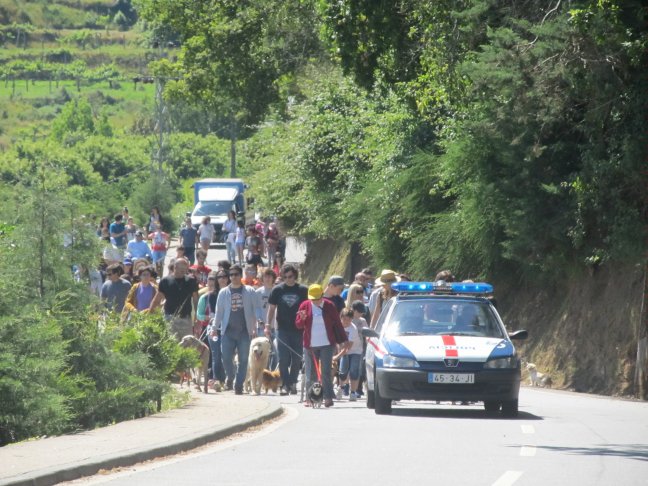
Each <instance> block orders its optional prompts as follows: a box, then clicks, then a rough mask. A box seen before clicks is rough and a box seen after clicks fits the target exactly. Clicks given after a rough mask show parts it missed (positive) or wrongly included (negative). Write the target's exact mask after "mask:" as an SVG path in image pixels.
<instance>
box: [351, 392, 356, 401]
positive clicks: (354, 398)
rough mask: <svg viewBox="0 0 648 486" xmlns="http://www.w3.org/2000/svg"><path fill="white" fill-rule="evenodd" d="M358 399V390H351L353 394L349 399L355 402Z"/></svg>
mask: <svg viewBox="0 0 648 486" xmlns="http://www.w3.org/2000/svg"><path fill="white" fill-rule="evenodd" d="M357 399H358V395H356V392H351V395H349V401H350V402H355V401H356V400H357Z"/></svg>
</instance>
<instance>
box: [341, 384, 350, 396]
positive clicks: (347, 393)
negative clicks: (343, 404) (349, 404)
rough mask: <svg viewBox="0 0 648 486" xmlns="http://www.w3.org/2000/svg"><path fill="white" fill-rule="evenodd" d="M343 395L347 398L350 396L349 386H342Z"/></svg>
mask: <svg viewBox="0 0 648 486" xmlns="http://www.w3.org/2000/svg"><path fill="white" fill-rule="evenodd" d="M342 393H343V394H344V396H345V397H348V396H349V384H348V383H347V384H345V385H342Z"/></svg>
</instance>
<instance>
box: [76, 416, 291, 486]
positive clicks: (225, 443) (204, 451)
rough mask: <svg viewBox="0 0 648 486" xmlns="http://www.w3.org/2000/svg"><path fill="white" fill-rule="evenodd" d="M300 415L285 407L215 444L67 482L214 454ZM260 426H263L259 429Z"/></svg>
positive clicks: (124, 473)
mask: <svg viewBox="0 0 648 486" xmlns="http://www.w3.org/2000/svg"><path fill="white" fill-rule="evenodd" d="M298 416H299V412H298V411H297V409H296V408H294V407H284V413H283V415H282V416H281V417H280V418H279V419H277V420H276V421H274V422H272V423H271V424H269V425H265V426H264V425H263V424H261V425H260V426H257V427H253V428H252V430H244V431H243V432H240V433H238V434H234V435H233V436H230V437H224V438H223V439H220V440H218V441H216V442H215V443H213V444H205V445H203V446H200V447H198V448H197V449H195V450H189V451H185V452H179V453H178V454H174V455H172V456H168V457H167V458H166V459H165V458H159V459H151V460H150V461H146V462H143V463H138V464H134V465H132V466H127V467H123V468H118V469H117V470H116V471H114V472H111V471H106V473H105V474H102V473H97V474H96V475H94V476H86V477H82V478H79V479H75V480H73V481H69V482H67V483H65V484H67V485H69V486H73V485H90V484H102V483H106V482H108V481H112V480H114V479H117V478H121V477H126V476H131V475H133V474H137V473H139V472H143V471H151V470H153V469H158V468H160V467H163V466H168V465H169V464H173V463H176V462H181V461H185V460H187V459H193V458H195V457H201V456H206V455H208V454H213V453H214V452H219V451H222V450H225V449H229V448H230V447H234V446H237V445H240V444H243V443H244V442H248V441H251V440H254V439H257V438H259V437H263V436H265V435H268V434H269V433H271V432H274V431H275V430H277V429H278V428H279V427H281V426H283V425H285V424H287V423H288V422H292V421H293V420H295V419H296V418H297V417H298ZM259 427H262V428H261V429H259Z"/></svg>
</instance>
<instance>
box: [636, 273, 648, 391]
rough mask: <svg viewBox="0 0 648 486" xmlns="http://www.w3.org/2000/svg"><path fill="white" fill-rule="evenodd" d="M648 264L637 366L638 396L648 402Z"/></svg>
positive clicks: (640, 319)
mask: <svg viewBox="0 0 648 486" xmlns="http://www.w3.org/2000/svg"><path fill="white" fill-rule="evenodd" d="M647 276H648V263H647V264H646V268H645V269H644V285H643V296H642V299H641V312H640V313H639V329H638V332H637V363H636V365H635V390H637V396H638V397H639V398H641V399H643V400H648V309H646V305H647V304H646V296H648V278H647Z"/></svg>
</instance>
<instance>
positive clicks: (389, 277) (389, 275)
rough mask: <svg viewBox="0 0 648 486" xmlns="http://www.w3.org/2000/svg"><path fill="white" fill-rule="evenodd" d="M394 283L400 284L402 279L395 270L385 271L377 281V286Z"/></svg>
mask: <svg viewBox="0 0 648 486" xmlns="http://www.w3.org/2000/svg"><path fill="white" fill-rule="evenodd" d="M394 282H400V278H399V277H398V275H396V272H394V271H393V270H388V269H384V270H383V271H382V272H380V277H378V278H377V279H376V285H387V284H392V283H394Z"/></svg>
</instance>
